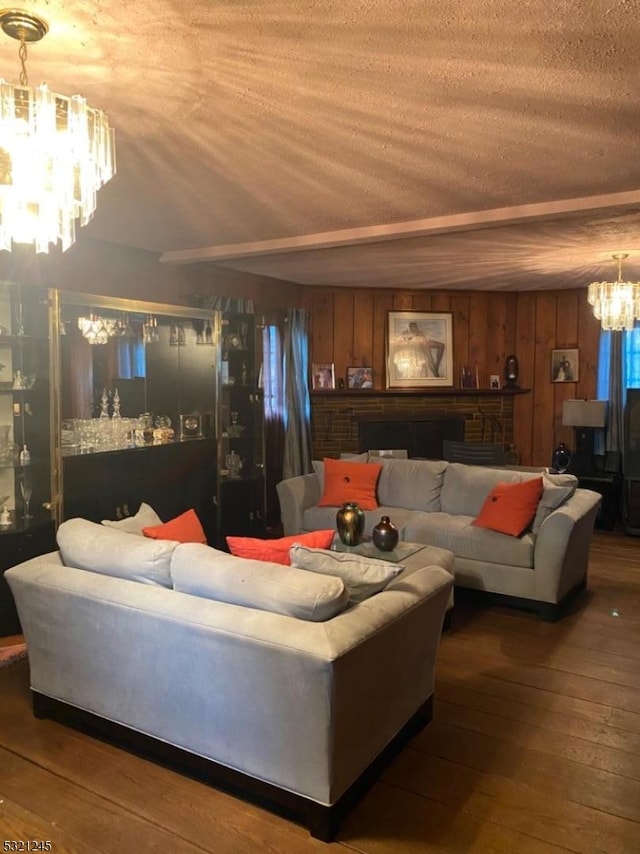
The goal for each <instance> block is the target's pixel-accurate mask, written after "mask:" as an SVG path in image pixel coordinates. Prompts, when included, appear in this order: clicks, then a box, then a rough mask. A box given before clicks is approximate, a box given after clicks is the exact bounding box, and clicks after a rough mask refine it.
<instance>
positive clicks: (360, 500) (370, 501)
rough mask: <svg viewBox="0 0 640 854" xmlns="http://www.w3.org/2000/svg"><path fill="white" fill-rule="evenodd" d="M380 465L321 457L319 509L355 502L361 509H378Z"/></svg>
mask: <svg viewBox="0 0 640 854" xmlns="http://www.w3.org/2000/svg"><path fill="white" fill-rule="evenodd" d="M381 471H382V463H354V462H351V461H350V460H333V459H331V458H330V457H325V458H324V492H323V494H322V498H321V499H320V501H319V502H318V506H319V507H341V506H342V505H343V504H345V503H346V502H347V501H355V503H356V504H357V505H358V506H359V507H360V508H361V509H362V510H375V509H376V508H377V507H378V498H377V496H376V485H377V483H378V477H379V475H380V472H381Z"/></svg>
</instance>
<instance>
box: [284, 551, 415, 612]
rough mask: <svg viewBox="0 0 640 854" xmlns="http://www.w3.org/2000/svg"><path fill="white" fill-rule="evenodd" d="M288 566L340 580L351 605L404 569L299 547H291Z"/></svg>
mask: <svg viewBox="0 0 640 854" xmlns="http://www.w3.org/2000/svg"><path fill="white" fill-rule="evenodd" d="M291 565H292V566H294V567H298V569H304V570H308V571H310V572H318V573H320V574H321V575H323V576H324V575H330V576H335V577H337V578H341V579H342V581H343V582H344V585H345V587H346V588H347V592H348V594H349V602H350V603H352V604H353V603H356V602H363V601H364V600H365V599H368V598H369V596H373V594H374V593H379V592H380V590H384V588H385V587H386V586H387V584H388V583H389V582H390V581H391V580H392V579H393V578H395V577H396V575H399V574H400V573H401V572H402V571H403V570H404V566H403V565H402V564H399V563H391V562H390V561H386V560H377V559H376V558H370V557H364V556H363V555H358V554H353V553H352V552H334V551H326V549H312V548H309V547H308V546H302V545H295V546H291Z"/></svg>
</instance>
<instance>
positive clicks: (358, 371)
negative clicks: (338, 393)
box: [347, 365, 373, 388]
mask: <svg viewBox="0 0 640 854" xmlns="http://www.w3.org/2000/svg"><path fill="white" fill-rule="evenodd" d="M347 388H373V368H372V367H370V366H369V365H366V366H364V367H357V366H355V365H353V366H351V365H350V366H349V367H348V368H347Z"/></svg>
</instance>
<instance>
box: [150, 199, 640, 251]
mask: <svg viewBox="0 0 640 854" xmlns="http://www.w3.org/2000/svg"><path fill="white" fill-rule="evenodd" d="M638 205H640V190H630V191H627V192H624V193H609V194H607V195H600V196H585V197H584V198H579V199H561V200H559V201H556V202H539V203H535V204H530V205H516V206H514V207H508V208H493V209H491V210H483V211H472V212H469V213H461V214H450V215H448V216H438V217H430V218H428V219H417V220H412V221H410V222H397V223H388V224H386V225H372V226H365V227H362V228H345V229H341V230H340V231H323V232H318V233H317V234H303V235H299V236H297V237H284V238H277V239H274V240H258V241H252V242H249V243H230V244H227V245H222V246H204V247H202V248H198V249H181V250H173V251H168V252H164V253H163V254H162V255H161V256H160V262H161V263H163V264H197V263H201V262H204V261H229V260H231V259H233V258H248V257H256V256H260V255H274V254H278V253H285V252H304V251H305V250H308V249H334V248H336V247H339V246H355V245H358V244H366V243H377V242H379V241H384V240H402V239H404V238H409V237H423V236H428V235H432V234H443V233H445V232H453V231H472V230H476V229H481V228H491V227H493V226H498V225H500V226H504V225H515V224H517V223H522V222H531V221H532V220H543V219H555V218H558V217H563V216H569V215H573V214H576V215H578V214H584V213H590V212H594V211H599V210H605V209H607V208H625V207H633V206H638Z"/></svg>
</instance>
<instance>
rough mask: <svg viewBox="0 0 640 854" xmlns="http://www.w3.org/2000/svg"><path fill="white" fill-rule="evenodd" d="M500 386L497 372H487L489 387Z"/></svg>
mask: <svg viewBox="0 0 640 854" xmlns="http://www.w3.org/2000/svg"><path fill="white" fill-rule="evenodd" d="M500 386H501V383H500V375H499V374H489V388H491V389H499V388H500Z"/></svg>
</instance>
